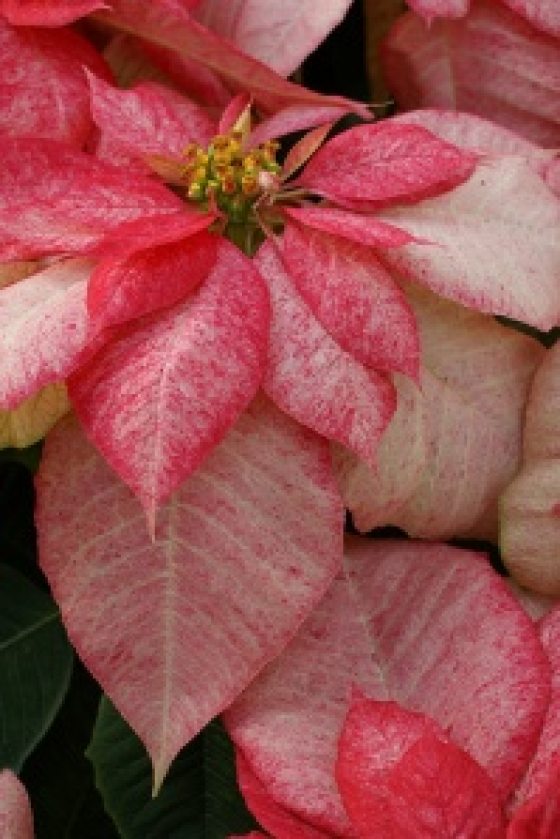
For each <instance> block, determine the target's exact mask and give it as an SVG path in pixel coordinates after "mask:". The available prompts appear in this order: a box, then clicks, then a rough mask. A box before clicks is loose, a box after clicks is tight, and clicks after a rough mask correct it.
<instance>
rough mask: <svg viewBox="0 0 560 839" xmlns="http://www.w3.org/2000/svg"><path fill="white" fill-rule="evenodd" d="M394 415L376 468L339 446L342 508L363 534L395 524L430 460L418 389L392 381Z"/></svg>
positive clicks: (422, 399)
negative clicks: (394, 402)
mask: <svg viewBox="0 0 560 839" xmlns="http://www.w3.org/2000/svg"><path fill="white" fill-rule="evenodd" d="M393 378H394V382H395V390H396V394H397V409H396V411H395V413H394V415H393V417H392V419H391V422H390V423H389V425H388V427H387V429H386V431H385V433H384V434H383V437H382V438H381V442H380V444H379V445H378V447H377V450H376V461H375V464H374V468H372V466H371V464H369V465H368V463H367V461H366V459H365V458H364V457H363V455H362V457H356V456H355V455H354V454H352V452H351V451H349V448H350V447H349V446H348V444H347V446H348V447H347V448H345V447H344V446H341V445H334V446H333V466H334V469H335V474H336V476H337V478H338V482H339V486H340V492H341V495H342V497H343V499H344V503H345V506H346V507H347V508H348V509H349V510H350V512H351V513H352V519H353V521H354V525H355V526H356V528H357V529H358V530H360V531H362V532H366V531H368V530H371V529H372V528H373V527H376V526H378V525H383V524H390V523H391V522H392V521H394V520H396V519H397V517H398V516H399V513H400V511H401V509H402V507H403V504H405V503H406V502H407V501H408V500H409V499H410V498H411V497H412V496H413V495H414V493H415V492H416V490H417V489H418V487H419V486H420V482H421V480H422V475H423V473H424V470H425V469H426V468H427V464H428V463H429V460H428V449H427V446H428V431H429V426H428V407H427V405H425V397H424V396H423V395H422V393H421V391H420V389H419V387H418V385H416V384H415V383H414V382H412V381H411V380H410V379H408V378H406V377H405V376H401V375H395V376H394V377H393Z"/></svg>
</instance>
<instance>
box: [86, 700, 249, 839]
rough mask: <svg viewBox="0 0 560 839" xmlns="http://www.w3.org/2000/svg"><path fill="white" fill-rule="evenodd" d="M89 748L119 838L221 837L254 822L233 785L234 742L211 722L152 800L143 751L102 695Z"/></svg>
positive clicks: (246, 829) (102, 793) (218, 726)
mask: <svg viewBox="0 0 560 839" xmlns="http://www.w3.org/2000/svg"><path fill="white" fill-rule="evenodd" d="M87 755H88V757H89V758H90V760H91V761H92V763H93V766H94V769H95V777H96V782H97V787H98V789H99V791H100V792H101V796H102V798H103V800H104V802H105V809H106V810H107V812H108V813H109V814H110V815H111V817H112V818H113V820H114V822H115V824H116V825H117V827H118V829H119V833H120V835H121V836H123V837H124V839H162V837H173V839H225V837H227V836H229V835H230V834H232V833H240V834H242V833H245V832H247V831H249V830H251V829H253V828H254V827H255V826H256V824H255V822H254V821H253V819H252V818H251V816H250V815H249V814H248V812H247V810H246V809H245V805H244V803H243V800H242V798H241V795H240V793H239V791H238V789H237V785H236V780H235V766H234V760H233V748H232V746H231V743H230V741H229V739H228V737H227V735H226V733H225V731H224V729H223V727H222V726H221V724H220V723H219V722H217V721H214V722H212V723H211V724H210V725H209V726H207V728H206V729H205V730H204V731H203V732H202V733H201V734H199V736H198V737H196V738H195V739H194V740H193V741H192V742H191V743H189V745H188V746H186V747H185V748H184V749H183V751H182V752H181V753H180V754H179V756H178V757H177V759H176V760H175V761H174V763H173V765H172V767H171V771H170V772H169V775H168V777H167V778H166V780H165V783H164V784H163V786H162V788H161V790H160V792H159V795H158V796H157V798H155V799H152V798H151V784H152V768H151V764H150V760H149V758H148V756H147V754H146V751H145V749H144V747H143V745H142V743H141V742H140V740H139V739H138V738H137V737H136V735H135V734H134V733H133V732H132V731H131V729H130V728H129V726H128V725H127V724H126V723H125V722H124V720H123V719H122V717H121V716H120V715H119V714H118V713H117V711H116V710H115V709H114V707H113V706H112V705H111V703H110V702H109V701H108V700H107V699H103V700H102V702H101V706H100V709H99V716H98V718H97V723H96V725H95V730H94V733H93V739H92V741H91V744H90V746H89V748H88V750H87Z"/></svg>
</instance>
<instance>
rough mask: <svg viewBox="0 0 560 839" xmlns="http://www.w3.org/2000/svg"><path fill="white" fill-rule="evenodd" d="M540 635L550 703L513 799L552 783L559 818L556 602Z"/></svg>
mask: <svg viewBox="0 0 560 839" xmlns="http://www.w3.org/2000/svg"><path fill="white" fill-rule="evenodd" d="M539 635H540V639H541V643H542V645H543V647H544V650H545V652H546V654H547V656H548V660H549V662H550V667H551V675H552V683H551V695H550V703H549V706H548V710H547V713H546V717H545V720H544V725H543V727H542V731H541V736H540V740H539V744H538V746H537V750H536V752H535V754H534V756H533V759H532V761H531V763H530V764H529V767H528V769H527V773H526V775H525V777H524V778H523V782H522V783H521V784H520V787H519V789H518V790H517V791H516V795H515V802H516V804H518V805H519V804H521V805H523V804H525V803H526V802H528V801H529V800H530V799H532V798H539V797H541V796H542V795H543V793H545V792H546V791H547V790H549V789H550V788H551V787H552V786H553V785H554V784H555V785H556V799H557V803H556V807H557V812H556V817H557V819H559V820H560V806H559V805H560V788H559V787H558V780H560V608H559V607H558V606H556V608H555V609H553V610H552V611H550V612H549V613H548V614H547V615H545V616H544V618H543V619H542V620H541V622H540V624H539ZM559 823H560V822H559ZM536 835H537V834H536ZM538 835H540V834H538Z"/></svg>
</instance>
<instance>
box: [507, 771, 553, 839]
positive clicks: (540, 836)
mask: <svg viewBox="0 0 560 839" xmlns="http://www.w3.org/2000/svg"><path fill="white" fill-rule="evenodd" d="M559 789H560V759H558V757H557V758H555V759H554V762H553V764H552V765H551V766H550V767H549V771H548V783H547V785H545V786H543V787H541V788H540V789H539V791H538V792H537V793H535V794H534V795H533V796H532V797H531V798H529V799H528V800H527V801H525V802H524V803H523V804H522V806H521V807H519V808H518V809H517V810H515V812H514V814H513V816H512V818H511V821H510V823H509V826H508V832H507V839H557V837H558V835H559V833H560V794H559V792H558V790H559Z"/></svg>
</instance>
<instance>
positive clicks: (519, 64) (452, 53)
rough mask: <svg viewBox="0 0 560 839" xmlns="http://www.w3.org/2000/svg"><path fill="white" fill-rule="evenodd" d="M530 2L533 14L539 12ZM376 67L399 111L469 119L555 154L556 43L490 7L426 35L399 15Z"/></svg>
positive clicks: (559, 114)
mask: <svg viewBox="0 0 560 839" xmlns="http://www.w3.org/2000/svg"><path fill="white" fill-rule="evenodd" d="M529 2H530V4H531V5H532V7H533V9H535V10H536V9H537V7H538V6H539V5H540V4H539V3H535V2H534V0H529ZM552 2H556V0H552ZM382 59H383V65H384V71H385V75H386V78H387V81H388V85H389V88H390V89H391V92H392V93H393V95H394V96H395V98H396V99H397V102H398V104H399V105H400V106H401V108H403V109H407V110H410V109H411V108H426V107H429V108H454V109H457V110H462V111H470V112H471V113H475V114H478V115H479V116H483V117H487V118H488V119H490V120H493V121H494V122H497V123H499V124H500V125H505V126H507V127H508V128H511V129H512V130H513V131H516V132H517V133H519V134H521V135H522V136H524V137H527V138H529V139H531V140H534V141H535V142H536V143H539V144H541V145H544V146H551V147H554V146H558V143H559V141H560V105H559V102H560V98H559V94H560V68H559V62H558V43H557V41H555V40H554V39H553V38H551V37H550V36H547V35H545V34H541V33H539V32H538V31H536V30H535V29H534V28H533V27H532V26H529V25H528V24H527V23H526V22H525V21H524V20H523V19H522V18H520V17H518V16H517V15H515V14H513V13H512V12H510V11H509V10H508V9H506V8H504V6H503V4H502V3H500V2H496V0H479V2H477V3H475V4H473V7H472V9H471V11H470V13H469V14H468V15H467V16H466V17H464V18H462V19H461V20H457V21H453V20H446V21H440V20H438V21H435V22H434V23H433V24H432V25H431V26H429V27H427V26H425V25H424V23H423V22H422V20H421V19H420V18H418V17H416V16H415V15H414V14H412V13H408V14H406V15H403V16H402V17H401V18H399V19H398V20H397V22H396V24H395V25H394V27H393V29H392V30H391V32H390V33H389V36H388V38H387V40H386V42H385V45H384V48H383V49H382Z"/></svg>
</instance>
